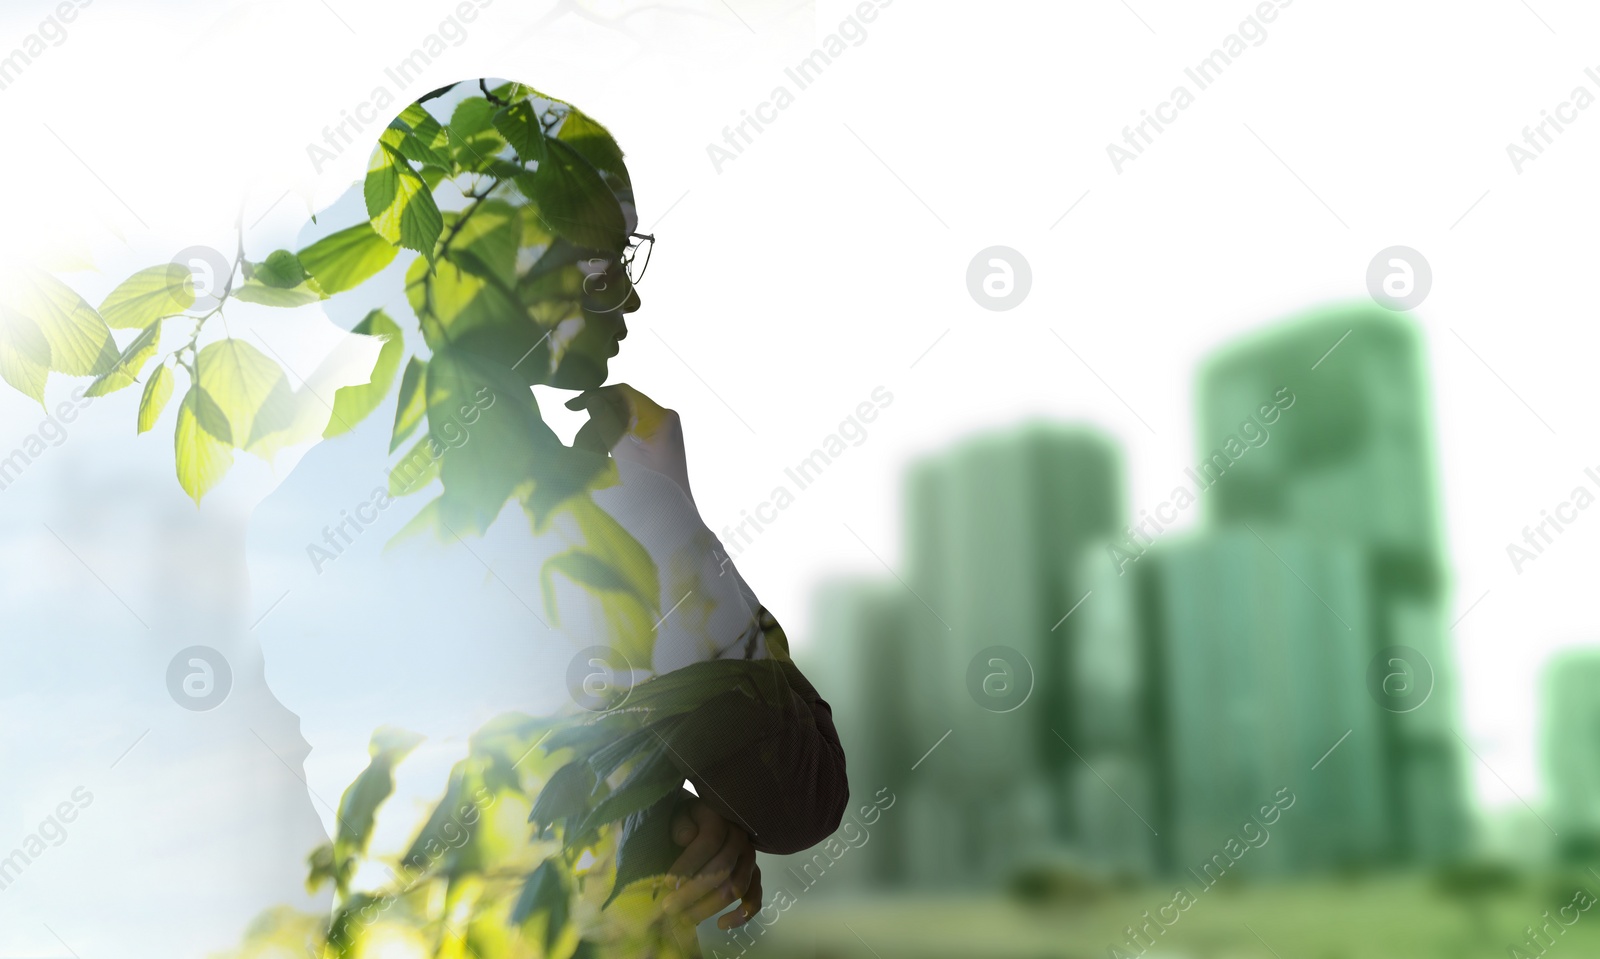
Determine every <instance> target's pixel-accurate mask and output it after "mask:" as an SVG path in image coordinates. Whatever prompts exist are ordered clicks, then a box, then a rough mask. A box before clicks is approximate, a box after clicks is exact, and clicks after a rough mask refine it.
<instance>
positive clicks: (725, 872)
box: [665, 799, 762, 929]
mask: <svg viewBox="0 0 1600 959" xmlns="http://www.w3.org/2000/svg"><path fill="white" fill-rule="evenodd" d="M672 841H673V842H675V843H677V844H678V845H680V846H683V847H685V848H684V850H683V854H682V855H680V856H679V857H678V861H677V862H675V863H673V864H672V868H671V869H669V870H668V872H670V873H671V874H672V875H674V876H679V877H682V878H680V879H679V882H678V888H677V889H676V890H675V891H674V892H672V893H671V894H670V895H668V896H667V899H666V903H665V905H666V909H667V911H668V912H670V913H672V914H673V915H675V916H678V917H680V918H682V919H684V920H686V921H687V922H689V923H692V924H696V925H697V924H699V923H701V922H703V921H705V920H706V919H709V918H711V917H712V916H714V915H716V914H717V913H719V912H721V911H722V910H724V909H726V908H728V907H729V906H730V905H732V904H733V903H734V902H736V901H740V900H742V901H743V906H742V907H741V908H740V909H738V910H736V911H734V912H730V913H728V914H727V915H726V916H723V917H722V918H721V919H720V920H718V921H717V926H718V928H721V929H737V928H738V927H740V926H742V925H744V924H745V923H747V922H749V921H750V919H751V917H752V916H754V915H755V914H756V912H757V911H759V910H760V909H761V895H762V892H761V867H760V866H757V865H756V851H755V847H754V846H752V845H751V844H750V835H749V833H747V832H745V831H744V829H743V828H741V827H739V826H737V825H735V824H733V823H730V822H729V821H728V820H726V819H724V818H722V815H721V814H720V813H718V812H717V811H716V810H715V809H712V808H711V806H710V805H708V804H706V803H705V802H703V801H701V800H699V799H696V800H695V801H694V802H692V803H689V804H688V805H686V806H684V808H683V809H682V810H681V811H680V812H679V813H678V815H677V817H676V818H675V819H674V820H673V822H672Z"/></svg>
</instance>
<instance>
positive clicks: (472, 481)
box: [425, 347, 560, 534]
mask: <svg viewBox="0 0 1600 959" xmlns="http://www.w3.org/2000/svg"><path fill="white" fill-rule="evenodd" d="M425 390H426V395H427V404H428V432H429V435H430V436H432V437H433V439H434V441H435V442H436V443H438V445H439V447H440V448H441V449H443V450H444V451H445V452H444V462H443V463H442V464H441V466H440V474H439V475H440V479H441V480H442V481H443V482H444V496H443V502H442V503H441V510H442V515H441V518H442V519H443V521H444V522H445V523H446V524H447V525H448V526H449V527H450V528H451V529H453V530H455V531H456V532H457V533H465V532H467V531H468V530H471V531H472V532H475V533H479V534H481V533H482V532H483V531H484V530H486V529H488V528H489V524H491V523H493V522H494V520H495V517H497V516H498V515H499V514H500V511H501V508H502V507H503V506H504V505H505V503H506V501H507V500H508V499H510V498H511V497H512V495H513V494H514V493H515V492H516V491H517V490H518V488H519V487H523V486H530V485H531V484H532V483H533V479H534V477H535V475H536V472H535V470H536V468H537V467H538V466H539V465H540V457H539V448H541V447H542V448H546V449H548V448H549V447H550V446H559V445H560V442H559V441H558V440H556V439H555V434H554V433H553V432H551V430H550V427H549V426H547V425H546V424H545V422H544V420H543V419H542V418H541V417H540V416H539V407H538V404H537V402H536V401H535V400H534V398H533V393H532V392H530V391H529V390H528V388H527V386H526V385H525V384H523V383H522V382H520V381H519V380H517V379H516V377H515V376H514V375H513V374H511V373H510V371H509V370H508V369H507V367H506V366H504V365H502V364H500V363H497V362H495V361H493V360H487V359H485V358H483V357H482V356H479V355H475V354H472V353H469V352H466V351H464V350H460V349H456V348H453V347H446V348H444V349H442V350H440V351H438V352H436V353H434V355H433V359H431V360H429V362H428V375H427V378H426V384H425Z"/></svg>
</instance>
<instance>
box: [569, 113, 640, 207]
mask: <svg viewBox="0 0 1600 959" xmlns="http://www.w3.org/2000/svg"><path fill="white" fill-rule="evenodd" d="M556 136H557V138H558V139H560V140H561V141H562V142H564V143H566V144H568V145H570V146H571V147H572V149H573V150H575V151H577V153H578V154H579V155H580V156H582V157H583V158H584V159H585V160H587V161H589V165H590V166H592V167H594V168H595V169H596V170H599V171H600V172H601V173H605V174H608V175H610V176H612V177H615V178H616V180H617V182H618V184H619V185H620V186H622V187H624V188H625V189H626V190H627V191H628V192H630V193H631V192H632V190H633V184H632V182H631V181H630V180H629V178H628V167H627V166H626V165H625V164H624V163H623V162H622V148H621V147H619V146H617V141H616V139H615V138H614V137H612V135H611V131H609V130H607V129H606V128H605V127H603V126H601V125H600V124H599V123H596V122H595V121H594V120H593V119H592V118H590V117H589V116H588V114H586V113H584V112H583V111H581V110H579V109H577V108H576V107H574V108H572V109H571V110H568V111H567V117H566V119H565V120H562V121H561V131H560V132H559V133H557V134H556Z"/></svg>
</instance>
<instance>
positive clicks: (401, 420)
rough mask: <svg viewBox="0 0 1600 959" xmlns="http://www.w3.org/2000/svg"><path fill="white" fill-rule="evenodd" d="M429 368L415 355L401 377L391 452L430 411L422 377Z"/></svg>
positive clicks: (391, 438)
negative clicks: (423, 390)
mask: <svg viewBox="0 0 1600 959" xmlns="http://www.w3.org/2000/svg"><path fill="white" fill-rule="evenodd" d="M427 370H428V365H427V364H426V363H424V362H422V361H421V360H419V359H417V358H416V357H415V356H413V357H412V358H411V360H410V362H408V363H406V371H405V373H404V374H403V375H402V376H401V377H400V403H399V405H397V406H396V407H395V410H394V433H393V435H391V436H390V438H389V452H391V453H393V452H394V451H395V450H396V449H399V448H400V444H401V443H404V442H405V441H406V437H408V436H410V435H411V434H412V432H414V431H415V430H416V428H417V425H418V424H419V423H421V422H422V416H423V414H424V413H426V412H428V403H427V397H425V396H424V395H423V392H422V377H423V375H424V374H425V373H426V372H427Z"/></svg>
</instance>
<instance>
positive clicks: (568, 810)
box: [528, 762, 599, 832]
mask: <svg viewBox="0 0 1600 959" xmlns="http://www.w3.org/2000/svg"><path fill="white" fill-rule="evenodd" d="M597 785H599V784H598V783H597V782H596V781H595V777H594V770H593V769H591V768H590V766H589V764H588V763H586V762H570V763H567V764H566V765H565V766H562V767H561V768H560V769H558V770H556V772H555V774H554V775H552V776H551V777H550V778H549V779H548V780H546V781H545V784H544V788H543V789H541V790H539V798H538V799H536V800H535V801H534V803H533V810H532V811H531V812H530V813H528V821H529V822H531V823H533V824H534V825H535V826H538V827H540V829H541V832H542V831H543V829H544V828H545V827H549V826H552V825H554V824H556V823H558V822H560V821H562V820H563V819H567V818H569V817H574V816H575V817H578V818H580V819H581V818H582V817H583V816H584V815H586V814H587V813H588V812H589V796H590V795H592V794H593V793H594V790H595V786H597Z"/></svg>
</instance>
